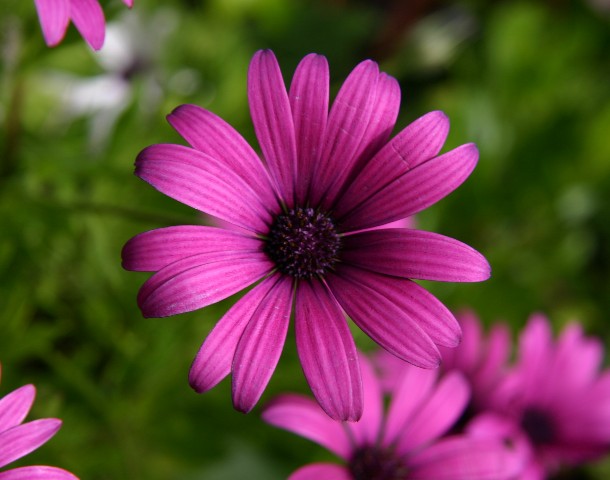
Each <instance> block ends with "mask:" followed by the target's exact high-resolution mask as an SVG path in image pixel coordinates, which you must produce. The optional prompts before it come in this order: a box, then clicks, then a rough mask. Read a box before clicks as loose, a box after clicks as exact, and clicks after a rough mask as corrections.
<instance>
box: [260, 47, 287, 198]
mask: <svg viewBox="0 0 610 480" xmlns="http://www.w3.org/2000/svg"><path fill="white" fill-rule="evenodd" d="M248 102H249V104H250V115H251V116H252V122H253V123H254V131H255V132H256V137H257V138H258V142H259V144H260V146H261V150H262V151H263V156H264V158H265V160H266V162H267V165H268V167H269V170H270V171H271V173H272V174H273V176H274V178H275V180H276V181H277V183H278V186H279V187H280V192H281V194H282V196H283V199H284V200H285V201H286V202H287V204H288V205H289V206H293V202H294V199H293V195H294V186H295V180H296V143H295V134H294V124H293V121H292V112H291V110H290V102H289V100H288V94H287V93H286V87H285V86H284V80H283V79H282V72H281V71H280V66H279V65H278V63H277V60H276V58H275V55H274V54H273V52H272V51H271V50H260V51H258V52H256V54H255V55H254V57H253V58H252V61H251V62H250V68H249V69H248Z"/></svg>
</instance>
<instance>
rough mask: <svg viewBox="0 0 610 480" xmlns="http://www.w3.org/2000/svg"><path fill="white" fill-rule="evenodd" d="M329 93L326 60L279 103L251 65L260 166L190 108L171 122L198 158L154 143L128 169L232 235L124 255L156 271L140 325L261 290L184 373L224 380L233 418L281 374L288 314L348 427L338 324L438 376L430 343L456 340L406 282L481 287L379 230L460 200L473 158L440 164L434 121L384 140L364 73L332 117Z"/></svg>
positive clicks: (377, 93)
mask: <svg viewBox="0 0 610 480" xmlns="http://www.w3.org/2000/svg"><path fill="white" fill-rule="evenodd" d="M328 92H329V72H328V65H327V62H326V59H325V58H324V57H322V56H320V55H315V54H311V55H308V56H307V57H305V58H304V59H303V60H302V61H301V63H300V64H299V66H298V68H297V70H296V73H295V75H294V78H293V80H292V84H291V86H290V90H289V92H287V91H286V88H285V87H284V82H283V79H282V75H281V73H280V69H279V66H278V64H277V61H276V59H275V56H274V55H273V53H272V52H271V51H260V52H258V53H256V54H255V55H254V58H253V59H252V63H251V65H250V70H249V74H248V98H249V102H250V110H251V114H252V118H253V122H254V127H255V131H256V135H257V137H258V140H259V143H260V145H261V149H262V153H263V159H262V161H261V159H260V158H259V156H258V155H257V154H256V153H255V151H254V150H253V149H252V148H251V147H250V146H249V145H248V144H247V143H246V141H245V140H244V139H243V138H242V137H241V136H240V135H239V134H238V133H237V132H236V131H235V130H234V129H233V128H232V127H231V126H229V125H228V124H227V123H226V122H224V121H223V120H221V119H220V118H218V117H217V116H215V115H214V114H213V113H210V112H208V111H206V110H204V109H202V108H199V107H196V106H194V105H183V106H180V107H178V108H177V109H176V110H174V112H172V113H171V114H170V115H169V122H170V123H171V125H172V126H173V127H174V128H175V129H176V130H177V131H178V132H179V133H180V134H181V135H182V136H183V137H184V138H185V139H186V140H187V141H188V142H189V143H190V144H191V146H192V148H189V147H184V146H181V145H172V144H165V145H153V146H150V147H148V148H146V149H144V150H143V151H142V152H141V153H140V155H139V156H138V158H137V161H136V175H138V176H139V177H140V178H142V179H143V180H145V181H146V182H148V183H150V184H151V185H152V186H153V187H155V188H156V189H158V190H159V191H161V192H163V193H165V194H166V195H168V196H170V197H172V198H174V199H176V200H178V201H180V202H183V203H185V204H187V205H190V206H191V207H194V208H196V209H198V210H200V211H202V212H204V213H207V214H208V215H213V216H216V217H218V218H220V219H221V220H224V221H226V222H229V223H232V224H233V225H235V226H237V227H239V228H240V229H241V230H236V229H226V228H215V227H206V226H176V227H168V228H162V229H158V230H153V231H150V232H145V233H143V234H140V235H138V236H136V237H134V238H133V239H131V240H130V241H129V242H128V243H127V244H126V245H125V247H124V250H123V265H124V267H125V268H126V269H128V270H139V271H153V272H157V273H156V274H155V275H153V276H152V277H151V278H150V279H149V280H148V281H147V282H146V283H145V284H144V285H143V286H142V288H141V290H140V292H139V295H138V304H139V306H140V309H141V310H142V313H143V315H144V316H145V317H165V316H169V315H176V314H179V313H183V312H189V311H192V310H196V309H198V308H202V307H205V306H207V305H210V304H212V303H215V302H218V301H219V300H222V299H224V298H227V297H228V296H230V295H233V294H234V293H236V292H239V291H240V290H243V289H245V288H247V287H248V286H250V285H252V284H254V283H255V282H258V281H260V283H258V284H257V285H256V286H255V287H254V288H252V289H251V290H250V291H249V292H248V293H247V294H246V295H245V296H244V297H243V298H241V299H240V300H239V301H238V302H237V303H236V304H235V305H234V306H233V307H232V308H231V309H230V310H229V311H228V312H227V313H226V315H225V316H224V317H223V318H222V319H221V320H220V321H219V322H218V324H217V325H216V327H215V328H214V329H213V330H212V332H211V333H210V335H209V336H208V337H207V339H206V341H205V342H204V343H203V345H202V347H201V349H200V351H199V353H198V355H197V357H196V358H195V361H194V363H193V366H192V368H191V372H190V383H191V385H192V387H193V388H194V389H195V390H196V391H198V392H204V391H206V390H208V389H210V388H212V387H213V386H215V385H216V384H217V383H218V382H219V381H220V380H222V379H223V378H224V377H225V376H226V375H228V374H229V373H230V372H231V373H232V384H233V404H234V406H235V408H237V409H238V410H241V411H244V412H247V411H249V410H251V409H252V408H253V406H254V405H255V403H256V402H257V401H258V399H259V398H260V396H261V394H262V392H263V390H264V389H265V387H266V385H267V383H268V381H269V379H270V377H271V375H272V373H273V371H274V369H275V366H276V364H277V362H278V360H279V357H280V353H281V351H282V348H283V345H284V342H285V339H286V332H287V330H288V324H289V320H290V316H291V312H292V310H293V308H294V312H295V333H296V343H297V349H298V354H299V357H300V360H301V364H302V366H303V371H304V373H305V377H306V378H307V381H308V383H309V385H310V387H311V389H312V391H313V393H314V396H315V397H316V399H317V400H318V402H320V405H321V406H322V408H323V409H324V411H326V413H328V415H330V416H331V417H333V418H335V419H341V420H347V419H349V420H356V419H358V418H359V417H360V414H361V412H362V388H361V381H360V372H359V367H358V357H357V354H356V347H355V345H354V341H353V338H352V336H351V333H350V330H349V327H348V324H347V322H346V320H345V317H344V312H345V313H347V314H348V315H349V316H350V317H351V318H352V320H353V321H354V322H355V323H356V325H358V326H359V327H360V328H361V329H362V330H363V331H364V332H365V333H366V334H368V335H369V336H370V337H371V338H372V339H373V340H375V341H376V342H377V343H379V344H380V345H381V346H383V347H384V348H385V349H386V350H388V351H389V352H391V353H393V354H394V355H396V356H397V357H399V358H401V359H403V360H406V361H408V362H411V363H413V364H414V365H418V366H420V367H427V368H431V367H436V366H438V364H439V362H440V353H439V350H438V348H437V345H444V346H455V345H457V344H458V343H459V339H460V328H459V325H458V323H457V321H456V320H455V318H454V317H453V315H452V314H451V313H450V312H449V311H448V309H447V308H446V307H445V306H444V305H443V304H442V303H441V302H439V301H438V300H437V299H436V298H435V297H433V296H432V295H431V294H430V293H428V292H427V291H426V290H425V289H423V288H422V287H420V286H419V285H418V284H416V283H415V282H413V281H412V280H411V279H412V278H416V279H427V280H441V281H458V282H468V281H480V280H484V279H486V278H488V277H489V264H488V263H487V261H486V260H485V259H484V258H483V256H482V255H481V254H480V253H478V252H476V251H475V250H473V249H472V248H470V247H469V246H467V245H465V244H463V243H461V242H458V241H457V240H454V239H452V238H448V237H444V236H442V235H438V234H435V233H430V232H424V231H419V230H412V229H408V228H383V229H374V228H375V227H378V226H382V225H386V224H388V223H390V222H394V221H396V220H400V219H404V218H406V217H408V216H410V215H413V214H415V213H417V212H419V211H421V210H423V209H425V208H427V207H428V206H430V205H432V204H433V203H435V202H437V201H438V200H440V199H441V198H443V197H444V196H446V195H448V194H449V193H450V192H452V191H453V190H454V189H455V188H457V187H458V186H459V185H460V184H461V183H462V182H463V181H464V180H465V179H466V178H467V177H468V175H469V174H470V172H471V171H472V170H473V168H474V167H475V164H476V162H477V158H478V153H477V149H476V147H475V146H474V145H473V144H468V145H463V146H461V147H458V148H456V149H455V150H452V151H450V152H447V153H445V154H443V155H440V156H437V154H438V153H439V150H440V149H441V147H442V145H443V143H444V141H445V138H446V136H447V132H448V128H449V124H448V120H447V117H446V116H445V115H444V114H442V113H441V112H432V113H429V114H427V115H425V116H423V117H421V118H420V119H418V120H416V121H415V122H413V123H412V124H411V125H409V126H408V127H407V128H405V129H404V130H403V131H401V132H400V133H399V134H398V135H397V136H396V137H394V138H393V139H392V140H390V141H388V137H389V135H390V132H391V131H392V129H393V127H394V123H395V120H396V116H397V114H398V108H399V101H400V89H399V87H398V83H397V82H396V80H395V79H393V78H392V77H390V76H388V75H386V74H385V73H380V72H379V69H378V67H377V64H376V63H374V62H372V61H370V60H367V61H364V62H362V63H361V64H359V65H358V66H357V67H356V68H355V69H354V70H353V71H352V73H351V74H350V75H349V77H348V78H347V80H346V81H345V83H344V84H343V86H342V88H341V90H340V91H339V93H338V95H337V98H336V99H335V101H334V103H333V105H332V108H331V109H330V113H329V112H328ZM246 232H247V233H246ZM293 304H294V305H293Z"/></svg>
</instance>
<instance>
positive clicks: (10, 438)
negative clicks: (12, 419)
mask: <svg viewBox="0 0 610 480" xmlns="http://www.w3.org/2000/svg"><path fill="white" fill-rule="evenodd" d="M60 427H61V421H60V420H57V419H55V418H44V419H41V420H34V421H33V422H28V423H24V424H23V425H18V426H16V427H13V428H10V429H8V430H6V431H4V432H1V433H0V468H1V467H4V466H5V465H7V464H9V463H11V462H13V461H15V460H17V459H18V458H21V457H23V456H25V455H27V454H28V453H30V452H32V451H34V450H36V449H37V448H38V447H40V446H41V445H42V444H44V443H46V442H47V440H49V438H51V437H52V436H53V435H55V433H57V430H59V428H60Z"/></svg>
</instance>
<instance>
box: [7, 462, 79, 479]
mask: <svg viewBox="0 0 610 480" xmlns="http://www.w3.org/2000/svg"><path fill="white" fill-rule="evenodd" d="M0 480H78V477H76V476H75V475H73V474H71V473H70V472H67V471H66V470H63V469H61V468H56V467H47V466H43V465H36V466H31V467H19V468H13V469H12V470H8V471H6V472H0Z"/></svg>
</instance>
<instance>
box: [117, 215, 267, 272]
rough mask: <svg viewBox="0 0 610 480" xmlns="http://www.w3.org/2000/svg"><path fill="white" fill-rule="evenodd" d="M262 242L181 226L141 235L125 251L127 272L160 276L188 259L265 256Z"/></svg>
mask: <svg viewBox="0 0 610 480" xmlns="http://www.w3.org/2000/svg"><path fill="white" fill-rule="evenodd" d="M261 248H262V244H261V241H260V240H258V239H256V238H254V237H248V236H246V235H243V234H241V233H238V232H233V231H228V230H225V229H222V228H214V227H204V226H200V225H181V226H176V227H167V228H159V229H156V230H150V231H148V232H144V233H140V234H139V235H136V236H135V237H133V238H132V239H130V240H129V241H128V242H127V243H126V244H125V246H124V247H123V252H122V257H123V268H125V269H126V270H133V271H141V272H156V271H158V270H161V269H162V268H164V267H166V266H167V265H169V264H170V263H174V262H176V261H178V260H181V259H183V258H186V257H191V256H193V255H201V254H204V253H209V254H211V255H212V256H214V255H216V256H217V254H218V253H219V252H225V253H227V252H235V254H236V255H238V256H244V254H247V253H252V254H256V253H257V252H261Z"/></svg>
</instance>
